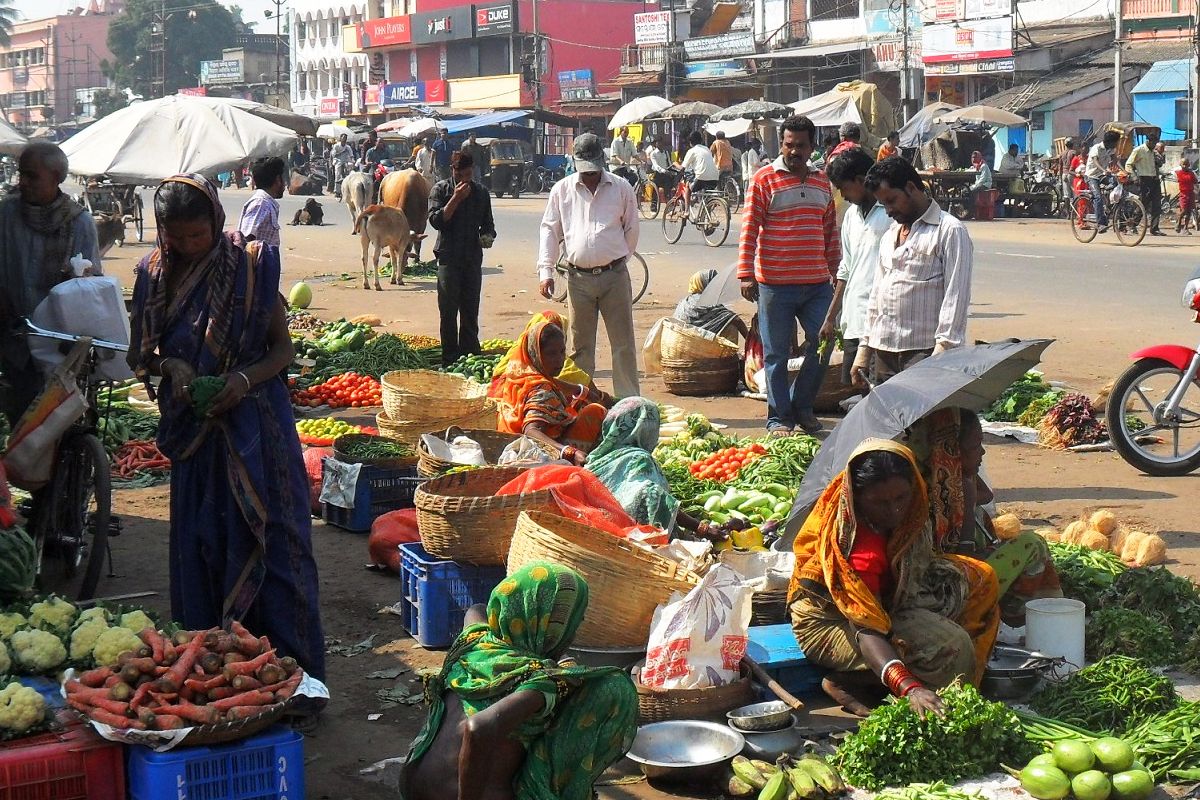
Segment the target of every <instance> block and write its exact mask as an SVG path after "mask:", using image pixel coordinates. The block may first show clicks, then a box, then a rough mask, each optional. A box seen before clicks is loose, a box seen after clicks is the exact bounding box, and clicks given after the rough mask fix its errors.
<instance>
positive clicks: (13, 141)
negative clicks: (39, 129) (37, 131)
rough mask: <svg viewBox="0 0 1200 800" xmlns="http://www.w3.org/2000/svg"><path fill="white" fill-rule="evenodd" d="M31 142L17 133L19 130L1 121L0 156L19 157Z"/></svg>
mask: <svg viewBox="0 0 1200 800" xmlns="http://www.w3.org/2000/svg"><path fill="white" fill-rule="evenodd" d="M27 144H29V140H28V139H26V138H25V137H24V136H22V135H21V134H19V133H17V129H16V128H14V127H13V126H11V125H9V124H8V123H7V122H5V121H4V120H2V119H0V154H3V155H6V156H19V155H20V154H21V151H22V150H24V149H25V145H27Z"/></svg>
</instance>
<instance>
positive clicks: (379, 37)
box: [358, 16, 413, 50]
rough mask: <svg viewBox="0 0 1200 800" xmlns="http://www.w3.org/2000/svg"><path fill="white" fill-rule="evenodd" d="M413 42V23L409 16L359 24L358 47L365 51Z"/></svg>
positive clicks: (369, 20)
mask: <svg viewBox="0 0 1200 800" xmlns="http://www.w3.org/2000/svg"><path fill="white" fill-rule="evenodd" d="M412 41H413V38H412V21H411V19H410V18H409V17H408V16H403V17H384V18H383V19H368V20H365V21H363V22H360V23H358V46H359V47H361V48H363V49H364V50H366V49H367V48H369V47H386V46H388V45H393V44H408V43H410V42H412Z"/></svg>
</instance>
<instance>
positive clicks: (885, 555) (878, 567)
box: [788, 439, 999, 716]
mask: <svg viewBox="0 0 1200 800" xmlns="http://www.w3.org/2000/svg"><path fill="white" fill-rule="evenodd" d="M794 550H795V552H796V568H795V572H794V573H793V575H792V583H791V586H790V587H789V590H788V602H789V608H790V611H791V620H792V629H793V631H794V633H795V635H796V640H797V642H798V643H799V644H800V647H801V649H802V650H803V651H804V654H805V655H806V656H807V657H808V658H809V659H811V660H812V661H813V662H815V663H817V664H820V665H821V666H823V667H828V668H829V669H831V670H833V672H831V673H830V674H829V675H828V676H827V677H826V678H825V680H824V681H823V682H822V688H823V689H824V690H825V692H826V693H827V694H828V695H829V696H830V697H832V698H833V699H834V700H835V701H837V702H838V703H840V704H841V705H842V706H843V707H844V708H846V710H848V711H850V712H851V713H854V714H858V715H860V716H865V715H866V714H868V713H870V709H871V707H872V706H873V705H875V704H876V703H878V701H879V700H881V699H882V697H883V694H884V690H885V689H886V691H889V692H891V693H892V694H894V695H895V696H897V697H905V698H908V701H909V702H910V703H911V704H912V706H913V707H914V709H916V710H917V711H918V713H921V714H924V713H925V712H927V711H934V712H940V710H941V700H940V699H939V698H938V696H937V695H936V694H934V691H935V690H937V689H940V688H942V687H944V686H946V685H947V684H949V683H950V682H952V681H953V680H954V679H955V678H959V677H962V678H964V679H965V680H967V681H970V682H974V683H978V681H979V679H980V678H981V677H982V674H983V668H984V666H985V665H986V663H987V657H988V654H989V653H990V652H991V649H992V645H993V643H994V642H995V638H996V630H997V627H998V626H999V613H998V609H997V607H996V599H997V586H996V576H995V573H994V572H992V570H991V568H990V567H988V566H987V564H984V563H983V562H980V561H975V560H974V559H970V558H966V557H964V556H956V555H943V554H940V553H939V552H938V551H937V550H936V549H935V546H934V542H933V532H932V530H931V527H930V524H929V499H928V497H927V495H926V489H925V481H924V480H923V479H922V478H921V475H920V472H919V470H918V468H917V463H916V460H915V459H914V457H913V454H912V452H911V451H910V450H909V449H908V448H906V447H904V446H903V445H900V444H897V443H895V442H891V441H884V440H881V439H869V440H867V441H865V442H863V444H861V445H859V447H858V448H857V449H856V450H855V451H854V453H853V454H852V455H851V457H850V460H849V463H848V464H847V465H846V469H845V470H844V471H843V472H841V473H840V474H839V475H838V476H837V477H835V478H834V479H833V481H832V482H831V483H830V484H829V486H828V488H826V490H825V492H824V494H822V495H821V499H820V500H819V501H818V502H817V505H816V507H815V508H814V509H813V511H812V513H811V514H810V515H809V516H808V519H807V520H806V521H805V523H804V527H803V528H801V530H800V532H799V533H798V534H797V536H796V541H795V545H794Z"/></svg>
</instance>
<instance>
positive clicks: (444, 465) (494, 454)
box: [417, 425, 520, 478]
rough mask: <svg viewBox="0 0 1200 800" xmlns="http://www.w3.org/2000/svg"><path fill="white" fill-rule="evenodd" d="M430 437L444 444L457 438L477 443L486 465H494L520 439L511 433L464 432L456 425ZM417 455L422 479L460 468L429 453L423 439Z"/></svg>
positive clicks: (419, 473) (418, 470)
mask: <svg viewBox="0 0 1200 800" xmlns="http://www.w3.org/2000/svg"><path fill="white" fill-rule="evenodd" d="M432 435H434V436H436V437H437V438H439V439H441V440H443V441H445V442H446V443H450V442H452V441H454V440H455V439H456V438H458V437H459V436H465V437H467V438H468V439H471V440H472V441H474V442H477V443H478V444H479V447H480V449H482V450H483V457H484V458H485V459H487V463H488V464H495V463H496V462H497V461H499V460H500V454H501V453H503V452H504V448H506V447H508V446H509V445H510V444H512V443H513V442H515V441H516V440H517V439H519V438H520V437H519V436H516V435H514V434H511V433H500V432H498V431H495V430H470V429H468V430H464V429H462V428H460V427H458V426H456V425H452V426H450V427H449V428H446V430H445V431H439V432H438V433H435V434H432ZM417 453H418V454H419V456H420V460H419V461H418V462H417V474H418V475H420V476H422V477H424V478H434V477H436V476H438V475H441V474H442V473H443V472H446V471H447V470H450V469H453V468H454V467H459V466H462V465H461V464H456V463H454V462H453V461H447V460H446V459H444V458H438V457H437V456H435V455H434V454H433V453H431V452H429V448H428V447H426V446H425V440H424V439H422V440H421V441H420V442H419V443H418V444H417Z"/></svg>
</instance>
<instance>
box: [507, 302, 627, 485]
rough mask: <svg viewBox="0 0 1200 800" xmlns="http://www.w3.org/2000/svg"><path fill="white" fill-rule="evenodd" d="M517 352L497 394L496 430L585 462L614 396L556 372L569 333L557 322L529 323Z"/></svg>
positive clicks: (581, 462)
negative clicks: (562, 378) (521, 437)
mask: <svg viewBox="0 0 1200 800" xmlns="http://www.w3.org/2000/svg"><path fill="white" fill-rule="evenodd" d="M516 351H517V352H516V353H514V354H513V355H512V357H511V358H510V359H509V362H508V366H507V367H506V368H505V371H504V377H503V380H502V382H501V383H500V386H499V389H498V393H497V394H498V400H499V403H500V410H499V418H498V420H497V424H496V428H497V430H499V431H502V432H504V433H514V434H524V435H526V436H528V437H529V438H531V439H535V440H537V441H538V442H540V443H541V444H542V445H544V446H545V447H547V448H548V449H550V450H553V451H555V452H558V453H559V454H560V455H561V457H562V458H563V459H565V460H567V461H571V462H573V463H575V464H578V465H579V466H583V464H584V461H585V460H586V459H587V454H588V452H590V451H591V449H592V448H593V447H595V446H596V441H597V440H598V439H599V438H600V426H601V424H602V423H603V422H604V415H605V414H607V413H608V406H611V405H612V404H613V402H615V401H614V400H613V398H612V397H610V396H609V395H606V394H604V393H603V392H598V391H596V390H595V389H589V388H587V387H586V386H580V385H578V384H573V383H567V382H566V381H563V380H561V379H559V378H557V377H555V376H557V375H558V374H559V371H560V370H562V367H563V363H564V362H565V361H566V358H567V337H566V334H565V333H564V332H563V329H562V327H560V326H559V325H557V324H555V323H553V322H550V321H545V322H540V323H537V324H536V325H533V326H531V327H529V328H527V329H526V330H525V332H524V333H522V334H521V338H520V339H519V340H518V341H517V347H516Z"/></svg>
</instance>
